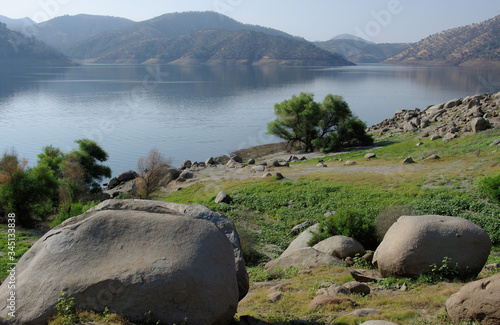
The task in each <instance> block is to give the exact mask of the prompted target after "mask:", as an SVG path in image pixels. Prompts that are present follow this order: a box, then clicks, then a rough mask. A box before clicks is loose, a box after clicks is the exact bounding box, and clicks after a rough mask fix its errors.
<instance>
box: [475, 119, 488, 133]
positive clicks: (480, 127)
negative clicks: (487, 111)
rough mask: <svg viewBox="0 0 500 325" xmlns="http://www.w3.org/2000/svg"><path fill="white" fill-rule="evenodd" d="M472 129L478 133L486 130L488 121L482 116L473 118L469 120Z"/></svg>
mask: <svg viewBox="0 0 500 325" xmlns="http://www.w3.org/2000/svg"><path fill="white" fill-rule="evenodd" d="M470 125H471V128H472V131H473V132H474V133H478V132H481V131H484V130H487V129H488V128H489V127H490V122H489V121H488V120H487V119H485V118H483V117H476V118H473V119H472V120H471V122H470Z"/></svg>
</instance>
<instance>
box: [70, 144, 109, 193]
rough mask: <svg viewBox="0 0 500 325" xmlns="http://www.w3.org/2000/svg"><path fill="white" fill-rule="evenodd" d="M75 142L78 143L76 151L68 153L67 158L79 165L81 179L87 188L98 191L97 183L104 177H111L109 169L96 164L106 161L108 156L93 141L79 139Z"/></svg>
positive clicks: (98, 185)
mask: <svg viewBox="0 0 500 325" xmlns="http://www.w3.org/2000/svg"><path fill="white" fill-rule="evenodd" d="M75 142H76V143H78V150H75V151H72V152H70V153H69V154H68V156H69V157H70V159H71V160H78V162H79V163H80V165H81V167H82V169H83V179H84V181H85V184H86V185H87V186H88V188H90V189H92V190H93V191H98V190H99V189H100V184H99V182H100V181H102V180H103V178H105V177H107V178H110V177H111V168H109V167H108V166H104V165H102V164H99V163H98V162H104V161H106V160H108V154H107V153H106V151H104V150H103V149H102V148H101V147H100V146H99V145H98V144H97V143H96V142H95V141H92V140H88V139H80V140H76V141H75Z"/></svg>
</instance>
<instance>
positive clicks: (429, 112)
mask: <svg viewBox="0 0 500 325" xmlns="http://www.w3.org/2000/svg"><path fill="white" fill-rule="evenodd" d="M499 126H500V92H499V93H496V94H491V93H489V94H483V95H475V96H469V97H466V98H459V99H453V100H450V101H448V102H446V103H442V104H439V105H431V106H428V107H426V108H425V109H424V110H420V109H418V108H415V109H414V110H411V109H400V110H398V111H396V113H395V114H394V117H392V118H390V119H386V120H384V121H382V122H381V123H379V124H376V125H373V126H371V127H369V128H368V132H371V133H376V132H384V133H386V132H387V133H388V135H393V134H394V133H398V132H415V133H416V132H420V133H421V136H422V137H430V139H431V140H436V139H440V138H442V139H443V141H445V142H447V141H451V140H452V139H453V138H455V137H456V136H457V135H458V134H462V133H470V132H474V133H477V132H481V131H484V130H486V129H488V128H491V127H499Z"/></svg>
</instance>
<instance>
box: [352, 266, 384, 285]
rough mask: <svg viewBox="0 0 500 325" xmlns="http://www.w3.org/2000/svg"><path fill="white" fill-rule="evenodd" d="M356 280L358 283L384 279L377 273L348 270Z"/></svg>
mask: <svg viewBox="0 0 500 325" xmlns="http://www.w3.org/2000/svg"><path fill="white" fill-rule="evenodd" d="M348 270H349V273H351V276H352V278H353V279H354V280H356V281H358V282H376V281H379V280H381V279H382V276H381V275H380V274H379V273H378V272H377V271H370V270H358V269H356V270H353V269H348Z"/></svg>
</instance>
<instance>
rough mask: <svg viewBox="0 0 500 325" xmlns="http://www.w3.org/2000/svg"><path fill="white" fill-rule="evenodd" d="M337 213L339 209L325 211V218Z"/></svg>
mask: <svg viewBox="0 0 500 325" xmlns="http://www.w3.org/2000/svg"><path fill="white" fill-rule="evenodd" d="M335 213H337V211H329V212H327V213H325V214H324V215H323V216H324V217H325V218H328V217H331V216H333V215H334V214H335Z"/></svg>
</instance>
